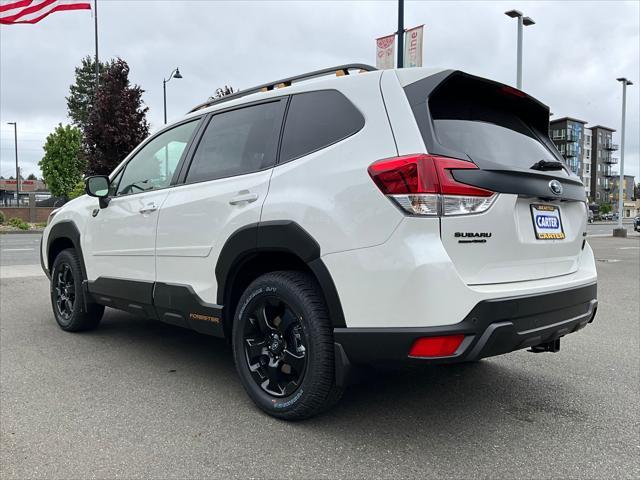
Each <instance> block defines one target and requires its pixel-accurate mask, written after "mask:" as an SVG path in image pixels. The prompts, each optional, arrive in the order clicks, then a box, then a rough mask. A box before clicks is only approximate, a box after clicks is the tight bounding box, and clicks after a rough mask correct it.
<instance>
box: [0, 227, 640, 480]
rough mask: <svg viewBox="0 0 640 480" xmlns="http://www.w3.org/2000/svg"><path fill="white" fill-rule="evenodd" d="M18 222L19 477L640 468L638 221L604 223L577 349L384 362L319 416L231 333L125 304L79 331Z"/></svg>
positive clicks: (6, 367) (11, 413) (5, 427)
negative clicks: (632, 228)
mask: <svg viewBox="0 0 640 480" xmlns="http://www.w3.org/2000/svg"><path fill="white" fill-rule="evenodd" d="M4 237H11V238H0V245H2V248H3V251H0V260H2V265H3V266H4V267H3V269H2V277H3V278H2V279H1V280H0V297H1V299H0V478H2V479H10V478H11V479H13V478H116V477H125V478H151V477H153V478H204V477H214V478H229V477H259V478H444V477H450V478H578V477H580V478H639V477H640V378H639V375H640V237H639V236H638V235H637V234H633V235H632V236H630V238H627V239H617V238H616V239H614V238H606V237H592V238H590V240H589V241H590V244H591V245H592V247H593V248H594V250H595V252H596V257H597V259H598V270H599V287H598V288H599V302H600V303H599V309H598V315H597V318H596V320H595V321H594V323H593V324H591V325H589V326H588V327H587V328H585V329H584V330H582V331H580V332H578V333H576V334H574V335H571V336H569V337H567V338H566V339H563V341H562V348H561V351H560V353H557V354H550V353H544V354H532V353H528V352H525V351H520V352H516V353H512V354H510V355H505V356H501V357H495V358H492V359H485V360H483V361H481V362H479V363H476V364H469V365H456V366H446V367H430V368H426V369H420V370H412V371H407V372H401V373H387V374H380V375H372V376H371V377H370V378H367V380H366V381H365V382H363V383H361V384H358V385H354V386H352V387H351V388H350V389H349V390H348V391H347V393H346V394H345V396H344V398H343V400H342V402H341V403H340V404H339V405H338V406H337V407H336V408H334V409H333V410H331V411H330V412H328V413H327V414H325V415H323V416H321V417H318V418H315V419H312V420H310V421H306V422H302V423H285V422H281V421H278V420H275V419H272V418H270V417H268V416H266V415H264V414H262V413H260V412H259V411H258V410H257V409H256V408H254V407H253V405H252V403H251V402H250V400H249V399H248V397H247V396H246V395H245V393H244V391H243V390H242V387H241V385H240V383H239V381H238V380H237V378H236V375H235V371H234V366H233V361H232V357H231V353H230V349H229V348H228V347H227V345H226V344H225V342H224V341H222V340H218V339H213V338H209V337H206V336H202V335H199V334H196V333H193V332H190V331H187V330H183V329H180V328H178V327H172V326H169V325H165V324H162V323H159V322H154V321H150V320H144V319H140V318H136V317H133V316H131V315H129V314H126V313H119V312H116V311H114V310H109V311H108V312H107V313H106V315H105V318H104V320H103V322H102V324H101V326H100V328H99V329H98V330H96V331H94V332H90V333H82V334H69V333H65V332H63V331H61V330H60V329H59V328H57V326H56V325H55V322H54V320H53V317H52V314H51V313H50V306H49V301H48V284H47V280H46V278H45V277H44V276H43V275H42V274H40V273H38V270H37V268H39V267H37V240H38V239H37V237H33V238H31V237H32V236H30V235H24V236H23V237H24V238H23V239H22V240H20V239H17V237H18V235H11V236H6V235H5V236H4ZM34 240H35V242H34V245H35V254H33V253H29V252H30V251H28V250H22V251H20V250H13V253H11V252H9V250H12V249H19V248H32V247H31V246H29V245H30V244H29V243H28V242H31V241H34ZM9 241H11V242H13V241H16V242H20V241H22V242H27V243H24V244H23V246H20V245H17V244H16V246H11V247H7V245H8V243H7V242H9ZM18 256H19V257H20V259H19V260H17V259H15V258H16V257H18ZM34 259H35V263H34ZM26 261H28V262H31V263H29V264H28V265H23V264H21V263H16V262H26ZM36 267H37V268H36Z"/></svg>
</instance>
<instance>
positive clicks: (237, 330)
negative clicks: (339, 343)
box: [232, 271, 342, 420]
mask: <svg viewBox="0 0 640 480" xmlns="http://www.w3.org/2000/svg"><path fill="white" fill-rule="evenodd" d="M232 343H233V356H234V360H235V364H236V370H237V371H238V375H239V376H240V380H241V382H242V386H243V387H244V389H245V390H246V392H247V394H248V395H249V397H251V399H252V400H253V401H254V403H255V404H256V405H257V406H258V407H259V408H260V409H262V410H263V411H265V412H266V413H268V414H269V415H272V416H274V417H277V418H281V419H284V420H303V419H306V418H310V417H312V416H314V415H317V414H319V413H321V412H323V411H324V410H326V409H328V408H330V407H331V406H333V404H335V403H337V402H338V400H339V399H340V397H341V395H342V389H341V388H338V387H336V385H335V363H334V343H333V327H332V325H331V321H330V319H329V313H328V311H327V307H326V305H325V302H324V299H323V296H322V293H321V291H320V288H319V286H318V285H317V283H316V281H315V279H314V278H313V277H312V276H310V275H308V274H306V273H303V272H295V271H283V272H273V273H268V274H265V275H262V276H260V277H258V278H257V279H256V280H254V281H253V282H252V283H251V284H250V285H249V287H247V289H246V290H245V292H244V293H243V294H242V297H241V298H240V300H239V302H238V307H237V309H236V314H235V316H234V322H233V333H232ZM301 359H302V360H301Z"/></svg>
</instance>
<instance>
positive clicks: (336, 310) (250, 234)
mask: <svg viewBox="0 0 640 480" xmlns="http://www.w3.org/2000/svg"><path fill="white" fill-rule="evenodd" d="M261 252H284V253H290V254H293V255H294V256H296V257H297V258H298V259H300V260H301V261H302V262H304V263H305V264H306V265H307V267H308V268H309V269H310V270H311V272H312V273H313V275H314V276H315V277H316V280H317V281H318V283H319V284H320V288H321V289H322V292H323V294H324V297H325V300H326V302H327V308H328V310H329V315H330V317H331V321H332V323H333V326H334V327H346V323H345V320H344V313H343V311H342V304H341V303H340V297H339V296H338V291H337V290H336V286H335V284H334V283H333V279H332V278H331V274H330V273H329V270H327V267H326V266H325V264H324V262H323V261H322V259H321V258H320V245H319V244H318V242H317V241H316V240H315V239H314V238H313V237H312V236H311V235H310V234H309V233H308V232H307V231H306V230H305V229H304V228H302V227H301V226H300V225H298V224H297V223H296V222H294V221H289V220H279V221H269V222H261V223H254V224H250V225H246V226H244V227H242V228H240V229H238V230H236V231H235V232H234V233H233V234H232V235H231V236H229V238H228V239H227V241H226V242H225V244H224V245H223V247H222V250H221V251H220V255H219V257H218V262H217V264H216V269H215V273H216V280H217V283H218V291H217V302H218V304H219V305H224V300H225V294H226V293H227V291H226V289H227V283H228V282H229V280H230V279H231V281H233V278H232V276H233V272H234V270H235V269H236V267H238V266H239V265H240V264H241V263H242V262H243V261H244V259H246V258H248V257H250V256H251V255H253V254H256V253H261Z"/></svg>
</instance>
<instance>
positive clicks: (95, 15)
mask: <svg viewBox="0 0 640 480" xmlns="http://www.w3.org/2000/svg"><path fill="white" fill-rule="evenodd" d="M93 25H94V33H95V40H96V91H97V90H98V83H100V63H99V60H98V58H99V57H98V0H93Z"/></svg>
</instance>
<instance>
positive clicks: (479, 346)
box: [334, 283, 598, 364]
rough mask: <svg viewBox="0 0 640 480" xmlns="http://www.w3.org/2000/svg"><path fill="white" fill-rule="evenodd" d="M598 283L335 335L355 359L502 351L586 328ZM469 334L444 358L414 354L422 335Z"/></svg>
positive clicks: (471, 356) (459, 356) (461, 357)
mask: <svg viewBox="0 0 640 480" xmlns="http://www.w3.org/2000/svg"><path fill="white" fill-rule="evenodd" d="M596 298H597V284H595V283H593V284H589V285H585V286H581V287H577V288H570V289H564V290H560V291H555V292H551V293H543V294H535V295H525V296H518V297H511V298H503V299H491V300H484V301H482V302H479V303H478V304H477V305H476V306H475V307H474V308H473V309H472V310H471V312H469V314H468V315H467V316H466V317H465V318H464V319H463V320H462V321H461V322H459V323H456V324H453V325H445V326H438V327H417V328H335V329H334V339H335V342H336V343H338V344H339V345H340V346H341V348H342V350H343V351H344V354H345V355H346V357H347V358H348V360H349V362H350V363H353V364H376V363H378V364H380V363H398V362H419V363H425V362H427V363H454V362H463V361H473V360H478V359H480V358H484V357H491V356H494V355H501V354H503V353H508V352H511V351H514V350H520V349H523V348H528V347H531V346H535V345H539V344H542V343H548V342H551V341H554V340H556V339H558V338H560V337H563V336H565V335H567V334H569V333H573V332H575V331H577V330H580V329H581V328H583V327H585V326H586V325H587V324H588V323H590V322H591V321H593V318H594V317H595V314H596V310H597V305H598V301H597V299H596ZM460 333H462V334H464V335H465V340H464V341H463V343H462V344H461V345H460V348H458V350H457V351H456V353H455V354H454V355H452V356H450V357H443V358H430V359H425V358H413V357H409V356H408V352H409V349H410V348H411V345H412V344H413V342H414V341H415V340H416V339H418V338H420V337H429V336H439V335H455V334H460Z"/></svg>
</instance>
